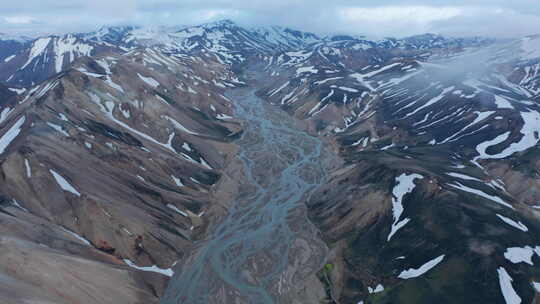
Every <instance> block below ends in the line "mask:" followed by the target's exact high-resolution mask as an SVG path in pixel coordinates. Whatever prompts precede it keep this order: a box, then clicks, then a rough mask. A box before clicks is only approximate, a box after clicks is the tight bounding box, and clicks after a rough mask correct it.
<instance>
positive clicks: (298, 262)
mask: <svg viewBox="0 0 540 304" xmlns="http://www.w3.org/2000/svg"><path fill="white" fill-rule="evenodd" d="M248 78H249V79H250V81H251V82H252V83H254V84H255V85H251V86H247V87H244V88H237V89H234V90H231V91H230V92H229V93H228V97H229V98H230V99H232V100H233V102H234V103H235V106H236V113H235V114H236V117H238V118H239V119H241V120H243V122H244V129H245V133H244V135H243V136H242V138H241V139H240V140H239V141H238V145H239V146H240V151H239V154H238V157H239V159H240V160H241V163H242V164H243V175H244V177H243V179H244V182H242V183H241V186H240V188H239V191H238V193H237V195H236V197H235V199H234V203H233V204H232V206H231V207H230V210H228V214H227V215H226V216H225V217H224V218H223V219H222V220H221V222H220V223H219V224H218V225H216V226H215V227H214V228H213V230H212V232H211V233H210V234H209V236H208V237H207V238H206V239H205V240H204V241H201V242H199V243H198V244H197V246H196V250H194V251H193V252H191V253H190V255H189V257H187V258H186V259H183V262H182V265H180V266H179V267H178V269H177V272H176V274H175V276H174V277H173V279H171V281H170V283H169V286H168V288H167V291H166V294H165V296H164V298H163V300H162V303H163V304H173V303H175V304H176V303H190V304H192V303H265V304H266V303H293V302H298V303H301V302H302V300H298V299H297V297H298V294H297V289H298V287H300V286H301V285H302V284H303V282H304V281H305V280H306V279H307V278H308V277H309V276H312V275H313V274H314V273H316V272H317V270H319V269H320V268H321V267H322V265H323V263H324V261H325V259H326V254H327V248H326V246H325V244H324V243H323V242H322V241H321V240H320V239H319V238H318V236H317V232H316V229H315V228H314V227H313V225H312V224H311V223H310V222H309V221H308V219H307V217H306V211H305V206H304V204H303V202H304V201H305V199H306V198H307V197H308V196H309V194H310V193H311V192H312V190H313V189H314V188H315V187H316V186H317V185H319V184H320V183H321V182H322V181H323V179H324V178H325V176H326V174H327V172H328V166H329V162H328V159H329V158H331V154H332V153H330V152H328V151H327V149H325V147H324V146H325V145H324V144H323V142H322V141H321V140H320V139H319V138H317V137H313V136H311V135H309V134H307V133H306V132H304V131H302V130H301V128H300V127H298V123H297V122H295V121H294V119H292V118H291V117H290V116H289V115H288V114H287V113H285V112H284V111H282V110H281V109H279V108H278V107H275V106H271V105H268V104H267V103H266V102H264V101H263V100H261V99H260V98H258V97H257V96H256V95H255V92H256V89H255V88H256V87H257V85H256V83H257V81H258V80H257V78H260V76H258V75H257V74H255V73H251V74H249V77H248Z"/></svg>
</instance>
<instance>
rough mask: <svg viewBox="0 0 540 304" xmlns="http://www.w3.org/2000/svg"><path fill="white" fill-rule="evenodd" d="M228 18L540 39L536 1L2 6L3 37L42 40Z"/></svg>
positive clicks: (256, 0) (37, 2) (371, 32)
mask: <svg viewBox="0 0 540 304" xmlns="http://www.w3.org/2000/svg"><path fill="white" fill-rule="evenodd" d="M223 18H230V19H232V20H235V21H237V22H239V23H241V24H245V25H251V26H257V25H282V26H289V27H294V28H298V29H303V30H309V31H314V32H318V33H322V34H331V33H340V34H355V35H367V36H375V37H382V36H408V35H413V34H419V33H426V32H432V33H440V34H445V35H453V36H471V35H481V36H495V37H517V36H523V35H528V34H534V33H538V32H540V4H538V2H537V0H513V1H508V0H490V1H486V0H468V1H465V0H455V1H449V0H416V1H414V0H409V1H406V0H378V1H374V0H363V1H357V0H334V1H323V0H272V1H268V0H264V1H263V0H93V1H86V0H25V1H18V2H17V1H11V2H9V3H6V4H3V5H2V12H1V13H0V32H7V33H11V34H16V33H19V34H26V35H32V34H34V35H39V34H45V33H63V32H72V31H90V30H95V29H97V28H99V27H100V26H102V25H121V24H134V25H187V24H199V23H204V22H209V21H213V20H217V19H223Z"/></svg>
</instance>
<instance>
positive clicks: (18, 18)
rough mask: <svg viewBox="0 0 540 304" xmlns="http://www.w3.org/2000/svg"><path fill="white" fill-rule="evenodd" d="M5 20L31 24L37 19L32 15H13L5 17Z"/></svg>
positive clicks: (11, 22)
mask: <svg viewBox="0 0 540 304" xmlns="http://www.w3.org/2000/svg"><path fill="white" fill-rule="evenodd" d="M4 21H5V22H7V23H9V24H31V23H33V22H34V21H36V19H35V18H33V17H30V16H11V17H4Z"/></svg>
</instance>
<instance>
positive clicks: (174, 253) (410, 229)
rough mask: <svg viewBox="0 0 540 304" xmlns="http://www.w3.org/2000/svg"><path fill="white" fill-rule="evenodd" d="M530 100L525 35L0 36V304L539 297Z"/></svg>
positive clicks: (536, 64) (538, 205) (145, 31)
mask: <svg viewBox="0 0 540 304" xmlns="http://www.w3.org/2000/svg"><path fill="white" fill-rule="evenodd" d="M234 92H241V94H240V93H236V95H235V93H234ZM246 92H247V93H246ZM249 92H253V96H252V97H249V98H253V99H249V100H251V102H254V101H256V100H259V101H261V102H262V103H263V105H262V106H261V108H255V107H254V106H253V105H250V103H245V102H240V101H239V99H242V98H247V97H245V96H251V95H249V94H251V93H249ZM539 102H540V36H528V37H518V38H516V39H507V40H496V39H490V38H482V37H469V38H448V37H444V36H441V35H435V34H424V35H418V36H413V37H407V38H401V39H397V38H385V39H382V40H377V41H372V40H368V39H366V38H365V37H361V36H347V35H336V36H319V35H317V34H313V33H308V32H303V31H298V30H293V29H289V28H284V27H262V28H247V27H243V26H239V25H237V24H235V23H234V22H232V21H230V20H223V21H218V22H214V23H208V24H203V25H199V26H178V27H152V28H142V27H135V26H125V27H103V28H101V29H99V30H98V31H95V32H91V33H71V34H65V35H51V36H46V37H39V38H35V39H30V38H27V37H10V36H7V35H1V34H0V179H1V181H2V182H1V183H0V221H1V222H2V225H1V226H0V231H1V233H0V246H1V247H2V252H3V254H2V255H0V279H1V280H2V282H3V284H2V285H1V286H0V299H1V300H2V303H158V302H160V301H161V303H166V304H169V303H171V304H172V303H256V302H257V301H260V303H267V302H268V303H366V304H367V303H434V302H439V303H507V304H514V303H540V295H539V293H540V270H539V268H537V267H536V264H537V263H540V237H539V236H540V234H539V232H540V221H539V219H540V149H539V147H538V143H539V142H540V105H539ZM252 106H253V107H254V108H252V109H251V110H243V109H244V108H246V107H247V109H250V108H249V107H252ZM250 111H251V112H257V114H258V115H262V114H261V113H263V114H264V115H266V116H264V117H263V116H261V117H263V118H264V120H263V118H260V117H259V116H253V115H255V114H253V113H251V114H250ZM250 115H251V116H250ZM266 119H268V122H267V121H266ZM257 120H260V121H259V124H257ZM249 121H252V122H249ZM270 122H271V123H270ZM280 125H282V126H281V127H280ZM268 130H269V131H268ZM272 132H278V133H275V134H280V135H279V136H278V137H282V138H288V139H289V138H290V140H291V142H290V143H289V145H290V146H291V147H298V148H302V149H304V150H302V151H303V152H299V151H297V150H295V149H293V148H290V149H288V148H287V147H282V144H283V143H287V142H280V141H277V139H275V138H273V136H274V137H275V136H276V135H275V134H274V135H272V134H273V133H272ZM295 132H302V133H301V134H302V135H298V134H296V133H295ZM291 134H293V135H294V136H293V135H291ZM306 136H310V137H306ZM265 138H268V140H270V138H271V139H272V140H276V144H275V147H276V149H275V150H273V148H272V147H273V145H271V144H268V142H266V144H268V147H266V146H264V144H265V141H264V139H265ZM310 138H314V140H315V139H316V140H320V141H321V142H322V146H323V148H322V150H321V151H322V152H321V151H319V152H320V153H318V154H317V155H318V156H314V154H313V153H307V152H306V151H308V152H313V151H312V149H316V148H314V147H315V146H316V145H314V144H313V145H312V144H311V143H309V144H308V142H311V139H310ZM254 143H257V144H254ZM278 143H279V144H278ZM257 145H260V146H261V147H264V149H254V150H253V147H257ZM285 146H286V145H285ZM321 155H322V156H321ZM317 157H318V158H317ZM240 160H244V161H243V162H242V161H240ZM299 160H302V161H299ZM308 160H309V161H308ZM295 161H296V162H298V165H302V166H304V165H305V166H306V167H305V168H307V169H298V172H300V173H297V175H298V176H299V178H300V180H302V181H308V182H307V184H309V185H311V186H313V189H311V188H309V187H307V186H306V187H299V188H298V189H308V188H309V191H306V193H305V195H302V196H301V197H298V199H295V200H293V201H292V203H293V205H294V208H290V209H288V208H289V207H287V209H286V210H285V211H284V210H283V209H280V208H285V206H288V205H287V204H285V203H283V204H281V203H280V202H285V201H286V202H288V201H289V199H290V198H289V197H285V196H282V194H283V193H287V194H288V193H289V192H288V191H289V190H290V189H291V188H290V187H294V185H289V184H288V183H287V182H286V181H287V180H289V181H292V180H294V181H296V177H297V175H294V174H292V173H290V172H289V171H287V168H288V167H293V166H296V165H297V163H296V162H295ZM281 162H283V164H282V163H281ZM299 168H304V167H299ZM304 170H305V172H304ZM314 172H322V173H320V174H319V173H314ZM288 174H292V175H288ZM314 176H316V177H317V178H315V177H314ZM293 177H294V178H293ZM318 178H321V180H320V181H319V182H315V181H313V180H318ZM254 180H255V181H257V182H256V183H254V182H253V181H254ZM272 181H280V182H281V181H284V183H283V184H279V185H278V186H276V187H275V189H274V186H272V185H273V184H272ZM295 185H296V183H295ZM257 186H259V187H261V189H267V192H265V194H264V195H267V196H268V201H264V200H262V201H263V202H265V203H264V204H263V205H262V206H263V207H260V208H259V207H257V208H256V209H253V210H251V209H250V211H249V212H248V211H246V210H244V209H242V206H243V205H242V204H240V202H244V201H246V202H252V201H253V202H255V201H256V202H259V201H258V200H255V199H252V197H251V196H250V195H249V194H250V193H252V191H254V190H253V189H254V188H257ZM295 189H296V188H295ZM272 191H274V192H272ZM254 193H259V192H254ZM260 193H262V192H260ZM290 193H291V194H290V195H291V196H293V194H292V193H294V191H292V192H290ZM264 195H263V194H261V196H264ZM254 197H256V196H254ZM270 197H279V198H280V200H278V201H272V200H270ZM270 203H272V205H271V206H272V208H270V207H268V206H270ZM246 204H248V203H246ZM254 204H255V203H254ZM238 206H240V207H238ZM257 206H258V205H257ZM276 210H278V211H283V212H285V213H284V214H286V215H283V214H282V213H280V212H278V211H276ZM245 214H248V215H250V217H252V218H256V219H257V220H258V221H260V223H263V224H260V223H257V224H254V223H251V222H246V223H244V222H242V221H243V217H241V215H245ZM273 216H276V218H273ZM284 217H286V218H287V219H288V220H287V221H284V222H283V223H281V222H280V225H279V231H281V229H285V228H283V227H285V226H286V227H287V228H286V229H285V231H286V234H285V235H286V236H287V237H286V238H282V239H280V238H275V239H274V238H272V237H271V236H272V233H268V234H267V233H266V232H268V231H267V229H271V228H270V227H274V226H272V225H270V224H268V223H273V222H275V221H277V219H278V218H279V219H281V218H284ZM246 221H249V220H246ZM223 223H227V225H225V224H223ZM230 223H234V224H230ZM242 223H244V224H245V225H241V224H242ZM229 224H230V225H229ZM237 224H238V225H237ZM259 224H260V225H259ZM275 233H276V235H278V234H277V233H278V232H275ZM281 233H284V232H281ZM236 235H242V236H246V235H249V237H250V238H249V239H248V238H247V237H246V240H249V241H250V242H251V243H249V242H247V241H245V242H244V243H241V242H239V243H236V242H232V241H230V240H231V239H234V240H236V239H237V236H236ZM279 235H281V234H279ZM224 236H226V237H227V238H225V237H224ZM265 238H268V239H265ZM216 240H219V242H218V241H216ZM254 240H257V241H254ZM218 245H219V246H218ZM269 245H271V246H269ZM213 246H214V247H213ZM250 246H252V247H254V248H255V247H257V248H256V249H259V250H258V251H257V252H263V251H264V250H266V249H264V248H267V247H264V246H268V248H270V247H272V248H274V249H279V252H288V253H289V256H288V258H286V259H281V258H279V257H278V256H279V254H277V253H276V254H273V253H272V254H266V255H265V254H261V255H259V254H257V255H255V254H254V255H246V256H244V255H243V254H240V253H241V252H242V249H245V250H248V249H246V248H251V247H250ZM280 246H283V248H286V249H283V248H282V247H280ZM223 248H224V249H223ZM218 249H219V250H222V249H223V252H224V253H226V254H225V255H226V256H239V257H241V259H240V260H239V261H235V262H234V263H232V262H231V265H232V264H234V265H236V264H238V265H240V266H239V268H238V269H239V270H238V269H236V268H235V269H234V270H235V271H236V270H238V273H236V272H233V271H232V270H231V269H233V267H232V266H230V265H229V266H230V267H229V266H228V265H227V263H218V262H217V260H216V259H214V258H213V257H214V255H211V252H213V251H216V252H220V253H221V251H219V250H218ZM248 251H249V250H248ZM268 251H269V252H270V249H268ZM239 252H240V253H239ZM284 255H285V254H284ZM206 256H208V257H206ZM215 256H218V255H215ZM211 257H212V258H211ZM223 259H225V257H223ZM278 261H279V263H278ZM310 261H311V262H310ZM222 264H223V265H225V266H222ZM251 264H253V265H255V266H250V267H248V266H246V267H245V268H242V267H244V266H245V265H251ZM193 265H195V266H193ZM208 265H211V267H210V266H208ZM257 265H258V266H257ZM269 265H270V266H269ZM278 266H279V267H278ZM193 267H195V268H201V269H203V268H204V271H203V272H200V271H201V270H200V269H198V270H197V272H193V271H192V268H193ZM207 267H208V268H209V270H207V269H206V268H207ZM273 267H274V268H275V269H278V270H276V271H269V270H268V269H272V268H273ZM210 268H211V269H210ZM261 269H266V271H263V270H261ZM193 273H195V274H197V275H193ZM199 273H201V274H200V275H199ZM229 273H235V274H236V275H233V276H235V278H234V279H235V280H232V279H231V278H230V276H228V275H227V274H229ZM189 275H192V276H189ZM186 278H188V280H189V281H192V282H190V283H194V284H197V287H198V288H199V289H194V290H195V291H197V290H204V292H202V291H201V292H200V293H199V294H197V292H195V294H194V296H193V297H191V295H190V296H189V297H187V298H183V296H185V295H186V291H185V290H184V289H182V288H181V286H184V285H186V284H187V282H186ZM240 278H241V280H240ZM229 279H230V280H229ZM197 280H200V282H204V284H205V285H202V284H203V283H199V281H197ZM237 280H240V281H241V283H242V284H240V283H238V282H237ZM233 281H234V282H235V283H234V284H233V283H231V282H233ZM246 282H247V283H246ZM246 284H247V285H246ZM190 286H191V285H190ZM246 286H248V287H246ZM252 287H253V289H251V288H252ZM257 288H260V289H262V290H265V291H264V293H261V292H260V291H259V289H257ZM195 298H198V300H194V299H195ZM186 299H188V300H186Z"/></svg>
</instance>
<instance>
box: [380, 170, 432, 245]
mask: <svg viewBox="0 0 540 304" xmlns="http://www.w3.org/2000/svg"><path fill="white" fill-rule="evenodd" d="M422 178H423V176H422V175H420V174H415V173H413V174H409V175H408V174H405V173H403V174H401V175H400V176H398V177H396V185H395V186H394V189H393V190H392V214H393V217H394V222H393V223H392V227H391V230H390V234H388V238H387V241H390V239H391V238H392V236H393V235H394V234H395V233H396V232H397V231H398V230H399V229H400V228H402V227H403V226H405V225H406V224H407V223H408V222H409V221H410V220H411V219H410V218H405V219H403V220H401V221H400V220H399V218H400V217H401V214H402V213H403V197H404V196H405V195H406V194H407V193H411V192H412V191H413V190H414V187H415V184H414V180H415V179H422Z"/></svg>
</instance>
